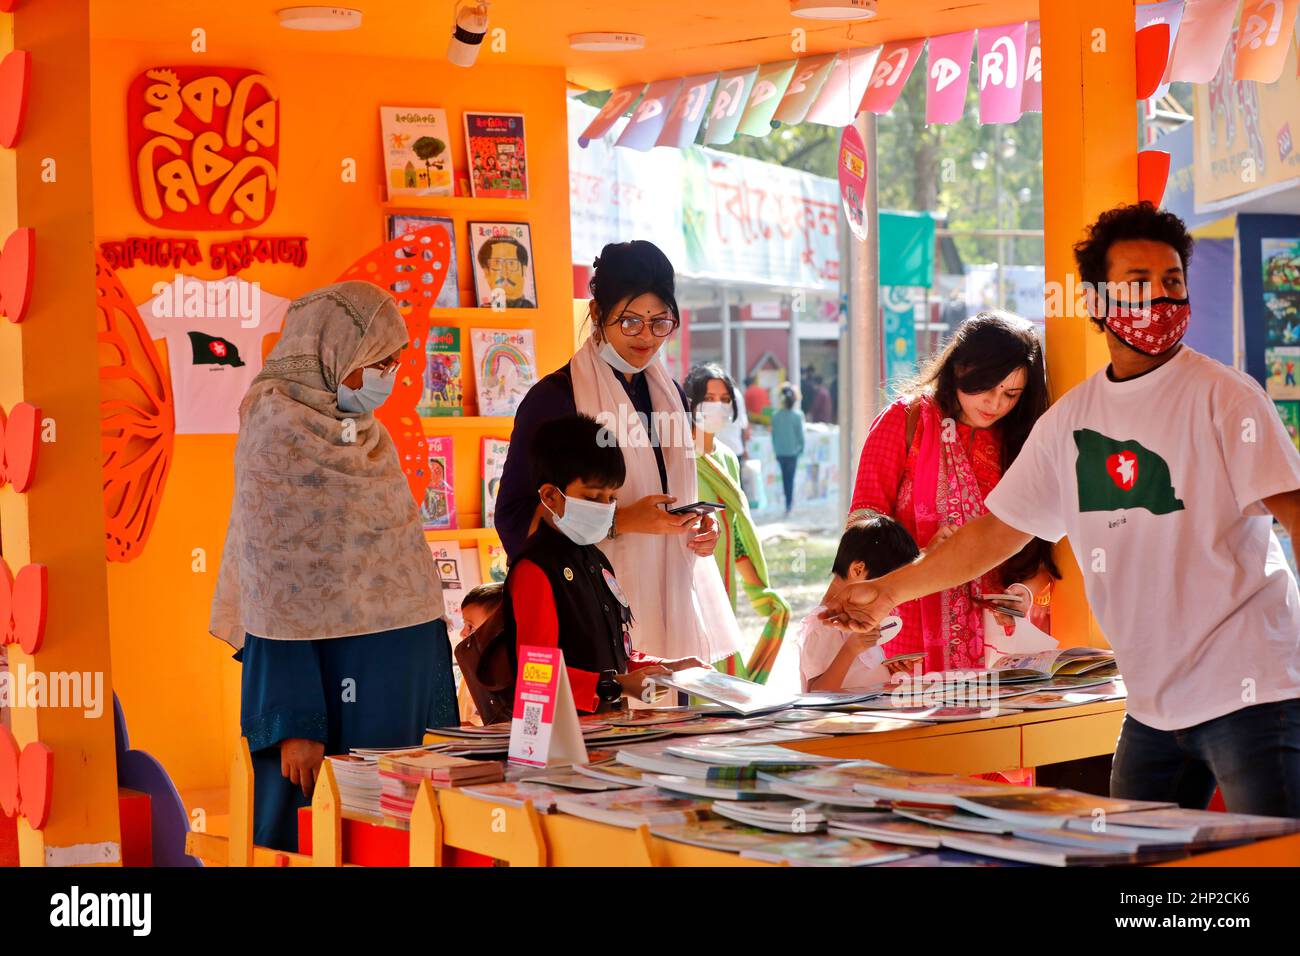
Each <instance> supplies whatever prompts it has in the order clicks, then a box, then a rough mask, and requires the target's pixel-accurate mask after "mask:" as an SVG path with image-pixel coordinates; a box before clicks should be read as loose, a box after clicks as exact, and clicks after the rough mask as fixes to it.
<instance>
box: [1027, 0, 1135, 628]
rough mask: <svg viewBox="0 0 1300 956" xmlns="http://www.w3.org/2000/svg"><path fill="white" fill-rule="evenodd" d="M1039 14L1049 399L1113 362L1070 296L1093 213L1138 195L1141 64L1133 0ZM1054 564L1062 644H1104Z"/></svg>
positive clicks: (1070, 570) (1066, 555) (1068, 563)
mask: <svg viewBox="0 0 1300 956" xmlns="http://www.w3.org/2000/svg"><path fill="white" fill-rule="evenodd" d="M1039 10H1040V13H1039V16H1040V22H1041V26H1042V53H1043V216H1044V233H1045V236H1044V245H1045V252H1046V266H1047V269H1046V273H1047V375H1048V384H1049V385H1050V386H1051V391H1052V397H1053V398H1054V399H1055V398H1059V397H1060V396H1061V395H1062V394H1064V393H1065V392H1066V391H1068V390H1069V389H1070V388H1072V387H1073V386H1075V385H1077V384H1078V383H1079V382H1081V381H1083V380H1084V379H1085V378H1087V377H1088V376H1089V375H1091V374H1092V373H1093V372H1095V371H1097V370H1098V369H1101V368H1104V367H1105V365H1106V363H1107V361H1108V360H1109V357H1108V353H1107V350H1106V342H1105V339H1104V338H1103V337H1102V336H1101V335H1100V334H1098V333H1097V332H1096V331H1095V330H1094V328H1093V326H1092V323H1091V322H1089V320H1088V317H1087V313H1086V312H1085V310H1084V309H1083V307H1082V303H1081V302H1080V301H1079V300H1078V298H1077V296H1076V295H1075V292H1076V290H1077V288H1078V276H1077V275H1076V274H1075V265H1074V256H1073V253H1072V251H1071V247H1072V246H1073V244H1074V243H1075V242H1076V241H1078V239H1079V238H1081V237H1082V235H1083V230H1084V228H1085V227H1086V226H1087V225H1088V224H1089V223H1091V222H1092V221H1093V220H1095V219H1096V218H1097V215H1098V213H1100V212H1102V211H1103V210H1105V209H1109V208H1110V207H1112V206H1116V205H1119V204H1121V203H1130V202H1134V201H1136V199H1137V136H1138V129H1137V103H1136V96H1137V94H1136V86H1137V66H1136V60H1135V52H1134V35H1135V27H1134V5H1133V0H1088V2H1087V3H1078V2H1070V3H1062V2H1055V0H1053V2H1051V3H1041V4H1039ZM1080 560H1083V561H1087V560H1089V556H1088V555H1082V556H1080ZM1057 562H1058V563H1059V564H1060V566H1061V571H1062V573H1063V574H1064V575H1065V580H1063V581H1061V582H1060V583H1059V584H1058V586H1057V589H1056V593H1055V595H1054V597H1053V600H1052V631H1053V634H1054V636H1056V637H1057V638H1059V639H1061V641H1062V643H1063V644H1065V645H1067V646H1068V645H1074V644H1086V645H1091V646H1105V644H1106V641H1105V638H1104V636H1103V635H1102V633H1101V631H1100V629H1099V628H1098V627H1097V623H1096V621H1095V620H1093V618H1092V615H1091V614H1090V613H1089V611H1088V606H1087V603H1086V601H1085V600H1084V594H1083V579H1082V576H1081V575H1080V573H1079V569H1078V565H1077V564H1076V563H1075V561H1074V559H1073V558H1072V557H1071V556H1070V552H1069V548H1068V545H1067V543H1066V542H1062V544H1061V546H1060V547H1058V549H1057Z"/></svg>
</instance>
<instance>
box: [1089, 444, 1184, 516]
mask: <svg viewBox="0 0 1300 956" xmlns="http://www.w3.org/2000/svg"><path fill="white" fill-rule="evenodd" d="M1074 444H1075V446H1076V447H1077V448H1078V449H1079V457H1078V458H1076V459H1075V462H1074V474H1075V477H1076V478H1077V479H1078V484H1079V510H1080V511H1118V510H1119V509H1121V508H1145V509H1146V510H1147V511H1149V512H1151V513H1152V514H1153V515H1164V514H1169V513H1170V512H1171V511H1182V510H1183V502H1182V499H1181V498H1179V497H1177V496H1176V495H1175V494H1174V483H1173V480H1172V479H1171V478H1170V476H1169V464H1168V463H1167V462H1166V461H1165V460H1164V459H1163V458H1161V457H1160V456H1159V455H1157V454H1156V453H1155V452H1153V451H1151V450H1150V449H1149V448H1146V447H1144V446H1143V445H1141V444H1140V443H1138V442H1135V441H1119V440H1117V439H1114V438H1110V437H1108V436H1106V435H1103V434H1102V433H1101V432H1095V431H1093V430H1092V429H1091V428H1078V429H1075V432H1074Z"/></svg>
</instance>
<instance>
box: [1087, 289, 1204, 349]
mask: <svg viewBox="0 0 1300 956" xmlns="http://www.w3.org/2000/svg"><path fill="white" fill-rule="evenodd" d="M1191 317H1192V307H1191V304H1190V303H1189V302H1188V300H1187V299H1171V298H1169V296H1167V295H1162V296H1160V297H1159V298H1156V299H1152V300H1151V302H1150V304H1149V305H1146V306H1137V307H1132V306H1130V305H1129V304H1128V303H1126V302H1112V303H1110V306H1109V308H1108V309H1107V310H1106V327H1107V328H1108V329H1110V330H1111V331H1112V332H1114V333H1115V334H1116V335H1117V336H1119V338H1120V340H1121V341H1122V342H1124V343H1125V344H1126V345H1131V346H1132V347H1133V348H1135V349H1137V350H1138V351H1139V352H1143V353H1145V354H1147V355H1162V354H1164V353H1165V352H1168V351H1169V350H1170V349H1171V348H1173V347H1174V346H1175V345H1177V344H1178V342H1179V340H1180V339H1182V337H1183V335H1184V334H1186V332H1187V323H1188V321H1189V320H1190V319H1191Z"/></svg>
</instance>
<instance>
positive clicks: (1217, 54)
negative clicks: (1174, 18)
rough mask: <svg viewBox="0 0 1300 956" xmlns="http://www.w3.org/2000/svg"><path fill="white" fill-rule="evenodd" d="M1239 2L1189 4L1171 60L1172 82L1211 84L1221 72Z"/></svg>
mask: <svg viewBox="0 0 1300 956" xmlns="http://www.w3.org/2000/svg"><path fill="white" fill-rule="evenodd" d="M1236 14H1237V0H1187V3H1186V5H1185V6H1184V7H1183V18H1182V22H1181V23H1180V24H1179V26H1178V38H1177V39H1176V40H1175V41H1174V52H1173V54H1172V55H1171V56H1170V60H1169V74H1168V76H1166V77H1165V79H1166V80H1167V81H1169V82H1178V81H1183V82H1187V83H1208V82H1210V80H1212V79H1214V74H1215V73H1217V72H1219V62H1220V61H1221V60H1222V59H1223V49H1224V47H1226V46H1227V45H1228V35H1229V34H1230V33H1232V21H1233V18H1234V17H1235V16H1236Z"/></svg>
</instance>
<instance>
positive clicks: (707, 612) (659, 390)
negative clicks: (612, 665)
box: [569, 338, 741, 663]
mask: <svg viewBox="0 0 1300 956" xmlns="http://www.w3.org/2000/svg"><path fill="white" fill-rule="evenodd" d="M597 348H598V346H597V343H596V341H595V339H593V338H589V339H587V341H586V342H585V343H584V344H583V346H582V347H581V348H580V349H578V352H577V354H576V355H574V356H573V360H572V361H571V362H570V363H569V368H570V370H571V372H572V375H573V400H574V404H575V405H576V406H577V409H578V411H579V412H581V413H582V414H584V415H590V416H591V417H592V418H595V419H596V420H597V421H599V422H600V423H601V424H602V425H605V426H606V427H609V428H611V429H612V430H614V433H615V434H616V435H617V436H618V440H619V445H620V446H621V447H622V449H623V460H624V461H625V462H626V463H627V480H626V481H625V482H624V484H623V487H622V488H620V489H619V491H618V495H617V496H616V498H617V501H618V503H619V505H620V506H623V507H626V506H628V505H630V504H633V503H634V502H636V501H639V500H640V499H642V498H644V497H645V496H646V495H655V494H660V493H661V492H662V488H661V486H660V483H659V466H658V464H657V463H656V461H655V453H654V448H653V447H651V445H650V441H649V437H648V436H647V434H646V432H645V430H644V428H642V426H641V422H640V419H639V418H638V416H637V412H636V409H635V408H634V407H633V406H632V401H631V399H630V398H629V397H628V394H627V391H626V390H625V389H624V388H623V385H622V383H620V382H619V381H618V379H617V378H616V376H617V375H618V374H620V373H618V372H616V371H614V369H613V368H611V367H610V366H609V363H607V362H606V361H605V360H604V359H602V358H601V357H600V355H599V353H598V351H597ZM645 377H646V384H647V385H649V387H650V399H651V404H652V406H653V408H654V410H655V414H656V419H655V426H656V433H657V434H658V436H659V440H660V442H661V446H660V447H661V448H662V451H663V457H664V467H665V470H666V471H667V474H668V491H667V493H668V494H670V495H675V496H676V498H677V501H676V504H677V505H685V504H690V503H691V502H693V501H695V500H696V497H695V496H696V493H697V490H696V471H695V458H694V455H695V452H694V447H693V445H692V439H691V429H690V419H689V418H688V417H687V413H686V410H685V409H684V408H683V407H682V402H681V396H680V395H679V394H678V392H677V387H676V385H674V384H673V380H672V378H671V377H670V376H669V375H668V372H667V371H666V370H665V369H664V367H663V365H662V364H661V363H660V362H659V361H658V360H657V359H656V360H655V361H652V362H651V363H650V365H649V366H648V367H647V368H646V369H645ZM715 519H716V520H719V521H726V520H728V519H727V515H726V514H725V513H719V514H717V515H716V516H715ZM688 540H689V535H686V534H622V533H620V534H619V535H618V537H617V538H613V539H606V540H605V541H602V542H601V544H600V549H601V550H602V551H604V552H605V555H606V557H608V558H609V561H610V564H612V565H613V566H614V574H615V575H616V576H617V577H618V580H619V583H620V584H621V585H622V586H623V590H624V591H625V592H626V593H627V597H628V601H629V603H630V604H631V606H632V614H633V618H634V621H633V625H632V646H633V647H634V648H635V649H636V650H638V651H641V652H643V653H645V654H652V655H654V656H656V657H665V658H680V657H698V658H700V659H701V660H703V661H706V662H709V663H712V662H713V661H717V660H721V659H723V658H725V657H728V656H730V655H731V654H732V653H733V652H735V651H737V650H739V649H740V645H741V638H740V628H739V627H737V625H736V616H735V614H734V613H733V611H732V609H731V603H730V601H729V600H728V599H727V591H726V588H725V587H724V586H723V583H722V578H721V576H720V575H719V574H718V564H717V562H716V561H714V560H713V556H712V555H707V556H705V557H703V558H701V557H699V556H697V555H696V554H695V552H693V551H692V550H691V549H690V547H689V545H688Z"/></svg>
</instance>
